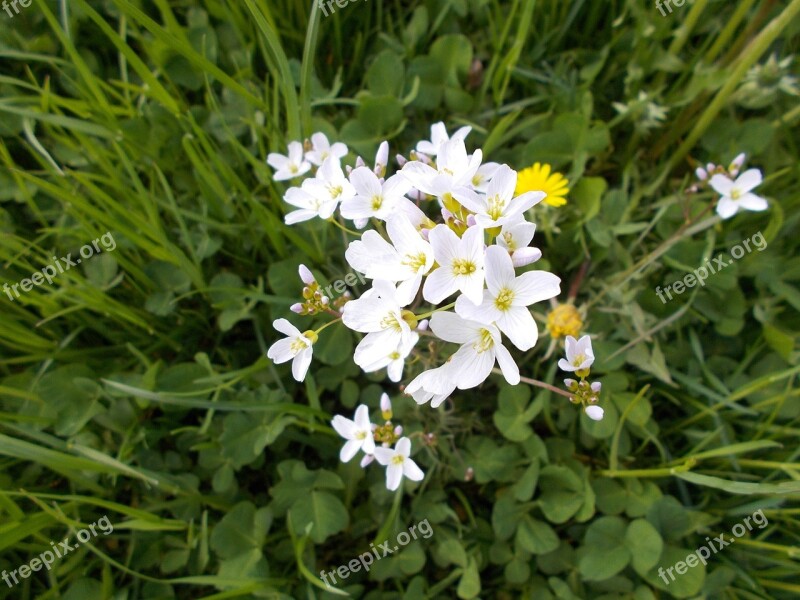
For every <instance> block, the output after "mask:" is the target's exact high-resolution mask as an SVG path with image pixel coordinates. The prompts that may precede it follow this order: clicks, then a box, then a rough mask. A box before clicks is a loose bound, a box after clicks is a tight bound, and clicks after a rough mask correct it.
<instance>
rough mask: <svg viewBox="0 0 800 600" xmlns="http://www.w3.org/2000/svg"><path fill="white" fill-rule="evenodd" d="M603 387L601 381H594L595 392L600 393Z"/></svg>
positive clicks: (593, 389)
mask: <svg viewBox="0 0 800 600" xmlns="http://www.w3.org/2000/svg"><path fill="white" fill-rule="evenodd" d="M602 387H603V384H602V383H600V382H599V381H595V382H594V383H592V391H593V392H594V393H595V394H599V393H600V390H601V389H602Z"/></svg>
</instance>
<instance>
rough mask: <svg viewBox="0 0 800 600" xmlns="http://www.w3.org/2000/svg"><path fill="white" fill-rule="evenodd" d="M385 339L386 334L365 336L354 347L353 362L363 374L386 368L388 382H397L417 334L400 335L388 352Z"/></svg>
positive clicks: (417, 338)
mask: <svg viewBox="0 0 800 600" xmlns="http://www.w3.org/2000/svg"><path fill="white" fill-rule="evenodd" d="M348 304H349V302H348ZM370 336H372V337H370ZM386 337H387V335H386V334H384V335H379V334H372V333H370V334H368V335H367V336H365V337H364V339H363V340H361V342H359V344H358V346H356V350H355V353H354V355H353V360H354V361H355V363H356V364H357V365H358V366H359V367H361V370H363V371H364V372H365V373H372V372H374V371H378V370H380V369H383V368H386V374H387V375H388V376H389V380H390V381H394V382H398V381H400V380H401V379H402V378H403V368H404V367H405V361H406V358H408V355H409V354H411V351H412V350H413V349H414V346H416V345H417V342H418V341H419V334H418V333H414V332H413V331H412V332H411V333H408V334H406V335H401V336H400V339H399V341H398V342H397V346H396V347H395V348H393V349H391V350H390V351H388V352H387V351H386V348H387V344H388V342H387V341H386ZM367 338H369V339H367Z"/></svg>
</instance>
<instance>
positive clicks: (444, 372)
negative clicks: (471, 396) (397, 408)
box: [405, 363, 456, 408]
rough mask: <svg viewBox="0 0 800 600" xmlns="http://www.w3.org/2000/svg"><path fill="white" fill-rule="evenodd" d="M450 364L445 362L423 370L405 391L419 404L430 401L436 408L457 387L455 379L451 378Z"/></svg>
mask: <svg viewBox="0 0 800 600" xmlns="http://www.w3.org/2000/svg"><path fill="white" fill-rule="evenodd" d="M449 365H450V363H445V364H444V365H442V366H441V367H437V368H436V369H429V370H427V371H423V372H422V373H420V374H419V375H417V376H416V377H415V378H414V379H412V380H411V383H409V384H408V385H407V386H406V389H405V393H406V394H407V395H409V396H411V397H412V398H414V401H415V402H416V403H417V404H425V403H426V402H428V401H430V403H431V406H432V407H433V408H436V407H437V406H439V405H440V404H441V403H442V402H444V401H445V400H446V399H447V398H448V397H449V396H450V394H452V393H453V390H455V389H456V383H455V381H453V380H452V379H451V378H450V374H449V371H448V367H449Z"/></svg>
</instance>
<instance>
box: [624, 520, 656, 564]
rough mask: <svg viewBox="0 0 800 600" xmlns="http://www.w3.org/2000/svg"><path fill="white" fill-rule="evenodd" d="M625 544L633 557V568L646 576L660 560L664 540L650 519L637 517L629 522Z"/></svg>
mask: <svg viewBox="0 0 800 600" xmlns="http://www.w3.org/2000/svg"><path fill="white" fill-rule="evenodd" d="M625 544H626V546H627V548H628V550H630V553H631V556H632V557H633V568H634V569H635V570H636V572H637V573H639V575H642V576H644V575H645V573H647V571H649V570H650V569H651V568H652V567H653V565H655V564H656V563H657V562H658V557H659V556H661V551H662V550H663V549H664V541H663V540H662V539H661V536H660V535H659V534H658V531H656V529H655V527H653V526H652V525H651V524H650V523H649V522H648V521H645V520H644V519H636V520H635V521H632V522H631V523H629V524H628V530H627V531H626V532H625Z"/></svg>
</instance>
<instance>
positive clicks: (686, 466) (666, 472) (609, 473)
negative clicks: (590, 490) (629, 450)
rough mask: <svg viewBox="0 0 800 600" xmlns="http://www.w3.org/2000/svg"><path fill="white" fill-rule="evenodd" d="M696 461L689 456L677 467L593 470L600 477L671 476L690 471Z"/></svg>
mask: <svg viewBox="0 0 800 600" xmlns="http://www.w3.org/2000/svg"><path fill="white" fill-rule="evenodd" d="M695 464H697V461H696V460H694V459H693V458H690V459H689V460H687V461H686V462H685V463H683V464H682V465H680V466H677V467H666V468H663V469H631V470H630V471H626V470H622V471H620V470H618V469H605V470H600V471H595V474H597V475H599V476H601V477H671V476H672V475H675V474H676V473H685V472H687V471H691V470H692V467H694V466H695Z"/></svg>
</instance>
